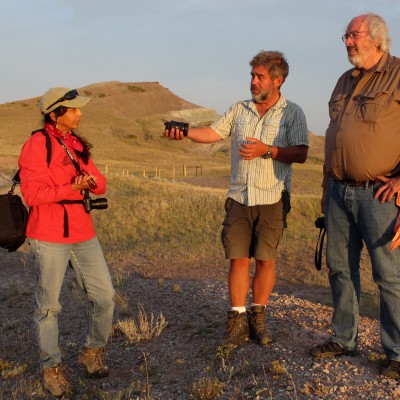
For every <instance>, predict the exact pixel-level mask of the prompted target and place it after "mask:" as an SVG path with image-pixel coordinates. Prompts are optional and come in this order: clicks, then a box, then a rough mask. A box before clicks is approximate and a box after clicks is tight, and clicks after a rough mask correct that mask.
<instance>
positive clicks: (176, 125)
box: [164, 121, 189, 137]
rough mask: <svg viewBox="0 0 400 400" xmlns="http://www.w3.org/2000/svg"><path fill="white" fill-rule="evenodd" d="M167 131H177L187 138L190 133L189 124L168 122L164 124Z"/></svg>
mask: <svg viewBox="0 0 400 400" xmlns="http://www.w3.org/2000/svg"><path fill="white" fill-rule="evenodd" d="M164 125H165V129H166V130H168V131H170V130H171V129H177V130H179V131H182V132H183V136H185V137H186V136H187V134H188V131H189V124H188V123H187V122H177V121H167V122H164Z"/></svg>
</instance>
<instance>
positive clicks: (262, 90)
mask: <svg viewBox="0 0 400 400" xmlns="http://www.w3.org/2000/svg"><path fill="white" fill-rule="evenodd" d="M250 66H251V87H250V89H251V94H252V99H251V100H246V101H241V102H239V103H236V104H234V105H233V106H232V107H231V108H230V109H229V110H228V111H227V112H226V113H225V114H224V115H223V116H222V117H221V118H220V119H219V120H218V121H216V122H215V123H213V124H212V125H211V126H210V127H201V128H191V129H189V130H187V131H185V130H179V129H174V128H171V129H166V130H165V136H167V137H171V138H173V139H177V140H181V139H183V138H184V137H185V136H187V137H188V138H190V139H192V140H194V141H195V142H200V143H214V142H217V141H219V140H222V139H226V138H228V137H230V138H231V142H232V156H231V171H232V172H231V183H230V189H229V192H228V198H227V200H226V203H225V209H226V217H225V220H224V222H223V225H224V227H223V231H222V241H223V244H224V248H225V255H226V258H227V259H229V260H230V270H229V278H228V283H229V296H230V302H231V309H230V310H229V311H228V325H227V330H226V334H225V337H224V341H223V344H224V345H226V346H233V347H236V346H238V345H240V344H242V343H244V342H246V341H247V340H249V339H252V340H254V341H255V342H257V343H259V344H261V345H266V344H268V343H270V342H271V341H272V334H271V332H270V331H269V330H268V328H267V326H266V323H265V309H266V305H267V303H268V300H269V297H270V294H271V292H272V290H273V287H274V284H275V258H276V253H277V247H278V244H279V242H280V240H281V237H282V233H283V229H284V228H285V227H286V215H287V213H288V212H289V209H290V182H291V174H292V166H291V165H292V163H294V162H297V163H304V162H305V161H306V158H307V153H308V130H307V124H306V119H305V116H304V113H303V111H302V110H301V108H300V107H299V106H298V105H296V104H294V103H292V102H290V101H288V100H286V99H285V97H284V96H283V95H282V94H281V92H280V88H281V86H282V84H283V83H284V81H285V79H286V77H287V75H288V73H289V66H288V64H287V61H286V59H285V58H284V56H283V54H282V53H280V52H277V51H261V52H259V53H258V54H257V55H256V56H255V57H254V58H253V59H252V60H251V62H250ZM252 257H254V258H255V263H256V264H255V274H254V277H253V282H252V285H251V286H252V303H251V306H250V309H249V310H248V311H246V304H247V296H248V292H249V289H250V275H249V267H250V260H251V258H252Z"/></svg>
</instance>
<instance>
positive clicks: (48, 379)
mask: <svg viewBox="0 0 400 400" xmlns="http://www.w3.org/2000/svg"><path fill="white" fill-rule="evenodd" d="M43 386H44V388H45V389H46V390H48V391H49V392H50V393H51V394H52V395H53V396H56V397H62V396H64V397H70V396H72V386H71V384H70V383H69V382H68V380H67V379H66V378H65V376H64V375H63V373H62V370H61V367H60V365H56V366H55V367H51V368H46V369H45V370H44V371H43Z"/></svg>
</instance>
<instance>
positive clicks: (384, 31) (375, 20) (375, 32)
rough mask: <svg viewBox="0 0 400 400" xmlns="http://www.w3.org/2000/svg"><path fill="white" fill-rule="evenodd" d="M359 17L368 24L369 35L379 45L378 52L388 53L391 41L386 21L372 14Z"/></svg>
mask: <svg viewBox="0 0 400 400" xmlns="http://www.w3.org/2000/svg"><path fill="white" fill-rule="evenodd" d="M360 17H363V18H364V20H365V21H367V22H368V31H369V35H370V36H371V38H372V39H373V40H376V41H377V42H378V43H379V45H378V50H380V51H382V52H384V53H388V52H389V49H390V45H391V44H392V40H391V39H390V37H389V29H388V26H387V23H386V21H385V20H384V19H383V18H382V17H381V16H379V15H377V14H373V13H367V14H365V15H360Z"/></svg>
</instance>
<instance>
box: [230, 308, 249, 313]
mask: <svg viewBox="0 0 400 400" xmlns="http://www.w3.org/2000/svg"><path fill="white" fill-rule="evenodd" d="M231 310H232V311H239V314H243V313H245V312H246V306H243V307H231Z"/></svg>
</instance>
